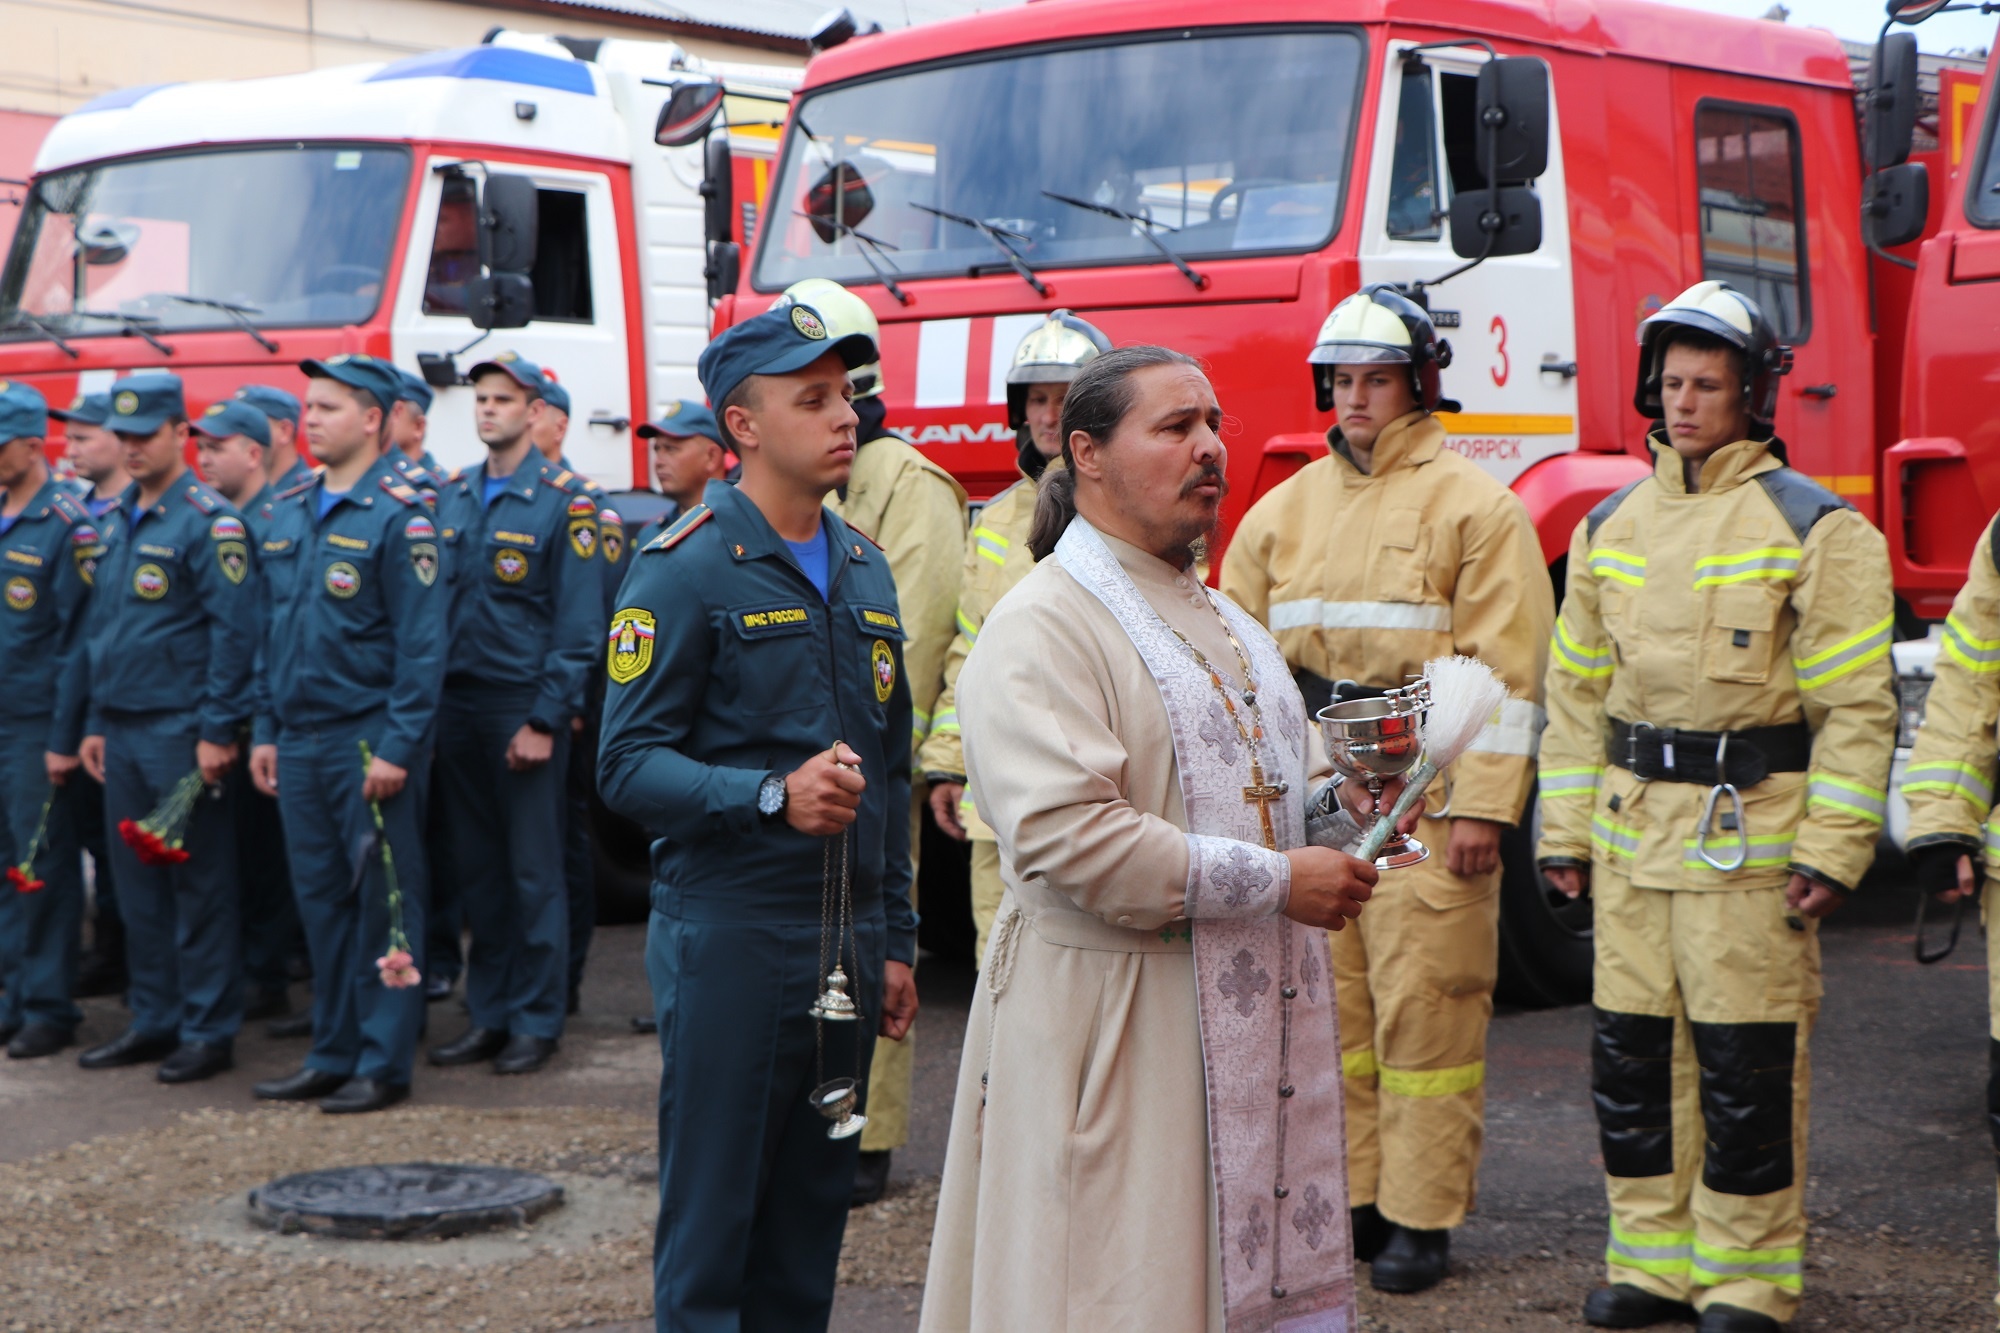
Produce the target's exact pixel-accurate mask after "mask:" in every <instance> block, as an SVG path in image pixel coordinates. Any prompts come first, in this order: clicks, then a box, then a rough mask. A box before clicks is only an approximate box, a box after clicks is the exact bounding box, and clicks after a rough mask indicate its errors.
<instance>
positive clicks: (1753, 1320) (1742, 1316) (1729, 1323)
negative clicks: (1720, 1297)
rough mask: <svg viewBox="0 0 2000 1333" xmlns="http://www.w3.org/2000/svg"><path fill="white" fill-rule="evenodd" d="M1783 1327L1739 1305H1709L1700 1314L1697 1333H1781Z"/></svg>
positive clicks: (1769, 1317)
mask: <svg viewBox="0 0 2000 1333" xmlns="http://www.w3.org/2000/svg"><path fill="white" fill-rule="evenodd" d="M1784 1327H1785V1326H1784V1325H1783V1324H1781V1323H1779V1322H1778V1321H1777V1320H1775V1319H1773V1318H1771V1316H1769V1315H1767V1314H1758V1313H1757V1312H1756V1311H1755V1310H1746V1309H1744V1308H1743V1307H1742V1306H1740V1305H1711V1306H1709V1307H1708V1308H1707V1309H1706V1310H1703V1311H1702V1312H1701V1324H1700V1327H1699V1328H1698V1330H1697V1333H1782V1330H1783V1329H1784Z"/></svg>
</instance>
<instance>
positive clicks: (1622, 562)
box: [1590, 546, 1646, 588]
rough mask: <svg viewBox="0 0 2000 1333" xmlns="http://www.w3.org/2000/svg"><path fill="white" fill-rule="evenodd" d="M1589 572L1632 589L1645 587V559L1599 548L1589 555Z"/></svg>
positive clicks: (1623, 552)
mask: <svg viewBox="0 0 2000 1333" xmlns="http://www.w3.org/2000/svg"><path fill="white" fill-rule="evenodd" d="M1590 572H1591V573H1593V574H1595V575H1597V576H1598V577H1599V578H1607V579H1612V580H1615V581H1616V582H1619V583H1623V584H1626V585H1627V586H1629V587H1633V588H1643V587H1645V586H1646V557H1645V556H1643V555H1632V554H1630V553H1628V552H1625V551H1614V550H1611V549H1610V548H1609V547H1602V546H1600V547H1599V548H1597V549H1596V550H1594V551H1592V552H1591V553H1590Z"/></svg>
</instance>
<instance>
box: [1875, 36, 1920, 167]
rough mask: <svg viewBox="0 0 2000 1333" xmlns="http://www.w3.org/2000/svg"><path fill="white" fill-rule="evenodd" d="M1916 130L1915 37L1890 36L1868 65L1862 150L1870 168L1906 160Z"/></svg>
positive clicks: (1890, 165) (1879, 45)
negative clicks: (1866, 107)
mask: <svg viewBox="0 0 2000 1333" xmlns="http://www.w3.org/2000/svg"><path fill="white" fill-rule="evenodd" d="M1916 127H1917V36H1916V34H1915V33H1910V32H1892V33H1887V34H1885V35H1884V36H1883V38H1882V40H1881V42H1879V43H1878V44H1877V45H1876V47H1875V56H1874V59H1872V60H1870V61H1869V62H1868V117H1867V122H1866V128H1865V130H1864V138H1863V142H1862V148H1863V152H1864V155H1865V156H1866V158H1867V161H1868V165H1869V166H1871V167H1893V166H1897V165H1900V164H1901V163H1903V162H1906V161H1908V160H1909V156H1910V137H1911V134H1912V133H1913V132H1914V131H1915V129H1916Z"/></svg>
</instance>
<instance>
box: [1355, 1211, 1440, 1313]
mask: <svg viewBox="0 0 2000 1333" xmlns="http://www.w3.org/2000/svg"><path fill="white" fill-rule="evenodd" d="M1450 1267H1451V1233H1450V1232H1449V1231H1418V1230H1416V1229H1415V1228H1412V1227H1405V1226H1396V1225H1395V1224H1393V1223H1392V1224H1391V1225H1390V1230H1389V1240H1388V1243H1387V1244H1385V1245H1383V1247H1382V1252H1381V1253H1380V1254H1378V1255H1376V1256H1375V1263H1374V1265H1373V1267H1372V1269H1371V1271H1370V1273H1369V1281H1370V1282H1372V1283H1373V1284H1374V1287H1375V1290H1377V1291H1386V1292H1390V1293H1392V1294H1394V1295H1398V1296H1411V1295H1415V1294H1416V1293H1417V1292H1420V1291H1429V1290H1430V1289H1431V1288H1432V1287H1435V1286H1436V1285H1437V1284H1438V1283H1440V1282H1442V1281H1444V1275H1445V1272H1446V1271H1447V1270H1448V1269H1449V1268H1450Z"/></svg>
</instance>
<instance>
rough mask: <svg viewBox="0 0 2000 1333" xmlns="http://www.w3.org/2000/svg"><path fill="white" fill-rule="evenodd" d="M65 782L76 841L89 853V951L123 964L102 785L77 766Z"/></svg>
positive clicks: (121, 929)
mask: <svg viewBox="0 0 2000 1333" xmlns="http://www.w3.org/2000/svg"><path fill="white" fill-rule="evenodd" d="M65 785H67V786H68V787H69V788H70V791H71V795H70V814H71V816H72V817H73V818H74V819H75V821H76V837H77V841H78V842H79V843H81V844H82V846H83V850H84V851H85V852H87V853H89V854H90V868H91V880H90V887H91V895H92V904H91V927H90V951H91V952H92V953H94V954H97V955H99V956H101V957H104V958H110V959H115V960H116V961H117V962H119V963H120V964H122V963H124V961H125V920H124V918H123V917H121V916H119V915H118V876H116V875H114V874H113V873H111V848H110V846H109V845H108V844H107V843H106V842H105V832H106V826H105V823H104V785H103V784H102V783H100V782H99V781H98V780H97V779H96V778H93V777H91V776H90V774H88V773H86V772H84V771H83V770H82V769H80V768H79V769H77V770H76V771H75V772H74V773H73V774H71V775H70V780H69V782H68V783H67V784H65ZM113 836H116V835H115V834H114V835H113Z"/></svg>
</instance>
